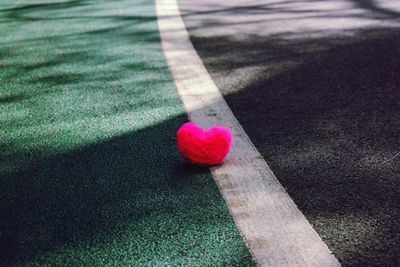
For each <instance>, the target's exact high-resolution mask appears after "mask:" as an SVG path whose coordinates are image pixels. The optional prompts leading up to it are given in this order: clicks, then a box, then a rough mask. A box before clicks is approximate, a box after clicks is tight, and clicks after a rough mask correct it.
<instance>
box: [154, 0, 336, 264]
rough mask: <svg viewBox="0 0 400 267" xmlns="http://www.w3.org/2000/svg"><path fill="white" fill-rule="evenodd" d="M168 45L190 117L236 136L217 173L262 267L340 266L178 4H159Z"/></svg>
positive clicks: (159, 1)
mask: <svg viewBox="0 0 400 267" xmlns="http://www.w3.org/2000/svg"><path fill="white" fill-rule="evenodd" d="M156 8H157V15H158V26H159V30H160V35H161V39H162V46H163V49H164V53H165V56H166V58H167V61H168V65H169V68H170V70H171V72H172V75H173V77H174V80H175V84H176V87H177V90H178V92H179V94H180V96H181V99H182V101H183V103H184V106H185V108H186V110H187V112H188V113H189V117H190V119H191V120H192V121H193V122H195V123H197V124H199V125H200V126H202V127H204V128H209V127H211V126H214V125H217V124H218V125H223V126H226V127H229V128H231V130H232V132H233V135H234V144H233V147H232V151H231V152H230V154H229V155H228V158H227V159H226V160H225V162H224V164H223V165H222V166H219V167H215V168H212V169H211V171H212V173H213V175H214V178H215V180H216V182H217V184H218V186H219V189H220V191H221V193H222V195H223V197H224V199H225V201H226V202H227V204H228V206H229V208H230V210H231V213H232V215H233V217H234V220H235V222H236V224H237V226H238V228H239V230H240V232H241V234H242V235H243V237H244V239H245V241H246V243H247V245H248V247H249V249H250V251H251V253H252V254H253V257H254V259H255V261H256V263H257V264H258V265H259V266H318V267H328V266H340V264H339V262H338V260H337V259H336V258H335V257H334V256H333V255H332V254H331V253H330V251H329V249H328V248H327V246H326V245H325V244H324V243H323V242H322V240H321V238H320V237H319V236H318V234H317V233H316V232H315V230H314V229H313V228H312V226H311V225H310V224H309V222H308V221H307V220H306V219H305V217H304V215H303V214H302V213H301V212H300V211H299V210H298V208H297V207H296V205H295V203H294V202H293V201H292V199H291V198H290V197H289V195H288V194H287V193H286V191H285V190H284V188H283V187H282V186H281V184H280V183H279V182H278V180H277V179H276V177H275V176H274V174H273V173H272V172H271V170H270V169H269V167H268V165H267V163H266V162H265V161H264V159H263V158H262V157H261V155H260V154H259V152H258V151H257V149H256V148H255V147H254V145H253V144H252V143H251V141H250V139H249V138H248V136H247V135H246V133H245V132H244V130H243V129H242V127H241V126H240V124H239V123H238V121H237V120H236V118H235V117H234V115H233V114H232V111H231V110H230V109H229V107H228V105H227V104H226V102H225V100H224V99H223V97H222V96H221V94H220V92H219V90H218V88H217V87H216V86H215V84H214V83H213V81H212V80H211V78H210V76H209V74H208V72H207V70H206V69H205V67H204V65H203V63H202V61H201V60H200V58H199V56H198V55H197V53H196V51H195V50H194V48H193V45H192V43H191V42H190V39H189V35H188V33H187V31H186V28H185V25H184V23H183V20H182V17H181V15H180V12H179V9H178V6H177V3H176V0H157V1H156Z"/></svg>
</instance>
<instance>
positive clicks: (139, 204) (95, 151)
mask: <svg viewBox="0 0 400 267" xmlns="http://www.w3.org/2000/svg"><path fill="white" fill-rule="evenodd" d="M0 81H1V83H0V159H1V160H0V183H1V188H0V189H1V191H0V265H2V266H19V265H26V266H36V265H40V266H60V265H63V266H64V265H65V266H99V265H107V266H128V265H130V266H138V265H148V266H164V265H183V266H192V265H193V266H195V265H197V266H210V265H213V266H220V265H225V266H232V265H253V264H254V262H253V260H252V258H251V256H250V254H249V251H248V250H247V248H246V246H245V244H244V242H243V240H242V239H241V237H240V234H239V232H238V230H237V228H236V226H235V224H234V222H233V220H232V218H231V216H230V214H229V211H228V208H227V207H226V205H225V203H224V201H223V199H222V198H221V196H220V193H219V191H218V189H217V187H216V185H215V183H214V181H213V179H212V177H211V175H210V173H209V171H208V169H201V168H195V167H192V166H189V165H186V163H185V162H184V161H183V160H182V158H181V156H180V155H179V153H178V152H177V149H176V140H175V133H176V131H177V129H178V128H179V127H180V125H181V124H182V123H184V122H185V121H186V120H187V117H186V115H185V114H184V112H183V108H182V104H181V103H180V101H179V98H178V96H177V93H176V91H175V88H174V85H173V82H172V80H171V77H170V73H169V71H168V68H167V67H166V63H165V59H164V57H163V54H162V50H161V46H160V40H159V34H158V31H157V21H156V16H155V11H154V3H153V1H137V0H136V1H128V0H122V1H84V0H70V1H66V0H64V1H50V0H35V1H32V0H29V1H28V0H25V1H14V0H2V1H1V3H0Z"/></svg>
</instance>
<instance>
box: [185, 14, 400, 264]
mask: <svg viewBox="0 0 400 267" xmlns="http://www.w3.org/2000/svg"><path fill="white" fill-rule="evenodd" d="M189 14H190V13H189ZM189 16H190V15H189ZM211 19H212V18H211ZM217 26H218V24H216V25H214V26H213V27H217ZM346 36H348V37H346ZM287 37H290V33H283V34H282V35H281V36H280V35H278V34H276V35H273V36H261V35H260V36H257V35H254V36H247V38H243V39H239V38H234V37H231V38H230V37H229V36H216V37H196V36H192V37H191V38H192V41H193V43H194V45H195V47H196V49H197V51H198V52H199V53H200V55H201V56H202V59H203V61H204V63H205V64H206V65H207V67H208V69H209V70H210V72H211V74H212V76H213V79H214V81H216V83H217V86H218V87H219V88H220V89H222V91H223V93H224V94H225V99H226V100H227V102H228V104H229V105H230V107H231V109H232V110H233V112H234V114H235V116H236V117H237V118H238V120H239V121H240V123H241V124H242V126H243V127H244V129H245V131H246V132H247V133H248V135H249V136H250V138H251V140H252V141H253V142H254V144H255V145H256V147H257V148H258V149H259V151H260V152H261V153H262V155H263V156H264V158H265V159H266V160H267V162H268V164H269V165H270V167H271V169H272V170H273V171H274V173H275V174H276V176H277V178H278V179H279V181H280V182H281V183H282V184H283V186H284V187H286V188H287V190H288V192H289V194H290V195H291V197H292V198H293V199H294V201H295V203H296V204H297V205H298V206H299V208H300V210H302V211H303V213H304V214H305V215H306V217H307V218H308V219H309V220H310V222H311V223H312V224H314V226H315V228H316V230H317V231H318V232H320V233H322V238H323V239H324V240H325V242H326V243H327V244H328V246H329V247H330V248H331V249H332V250H333V252H334V253H335V254H336V255H337V256H338V257H339V260H340V261H342V262H343V263H344V264H345V265H347V266H367V265H374V264H383V265H387V266H389V265H396V264H399V258H398V255H399V254H400V246H399V244H400V238H399V235H398V233H399V229H400V223H399V222H400V216H399V214H400V198H399V197H398V193H397V192H398V188H399V187H400V183H399V177H400V176H399V173H400V164H399V159H398V158H397V159H394V160H392V161H390V162H387V163H385V164H383V165H382V163H383V162H385V160H387V159H389V158H390V157H392V156H393V155H395V154H396V153H397V152H399V150H400V130H399V129H400V122H399V118H400V108H399V103H400V91H399V88H400V76H399V73H400V49H399V47H400V30H399V29H396V28H377V29H367V30H354V31H348V32H347V33H346V34H344V35H339V34H338V35H336V36H334V37H329V38H328V37H327V38H322V37H321V38H307V37H303V38H293V39H287ZM247 68H249V69H250V68H256V69H257V70H258V71H254V72H255V74H254V73H253V74H254V76H251V79H250V78H249V81H247V82H243V81H246V79H247V78H248V77H247V76H246V75H247V74H243V75H244V76H241V77H240V78H237V77H239V75H240V73H241V70H246V69H247ZM243 73H246V72H245V71H243ZM388 238H389V239H388Z"/></svg>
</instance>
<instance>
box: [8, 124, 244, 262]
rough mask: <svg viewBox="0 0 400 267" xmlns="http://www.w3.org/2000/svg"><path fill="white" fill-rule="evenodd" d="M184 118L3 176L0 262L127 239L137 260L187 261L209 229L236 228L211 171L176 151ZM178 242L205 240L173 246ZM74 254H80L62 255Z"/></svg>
mask: <svg viewBox="0 0 400 267" xmlns="http://www.w3.org/2000/svg"><path fill="white" fill-rule="evenodd" d="M185 120H186V118H185V117H184V116H180V117H176V118H173V119H170V120H168V121H165V122H163V123H160V124H158V125H156V126H154V127H149V128H146V129H143V130H140V131H136V132H133V133H129V134H125V135H122V136H119V137H115V138H112V139H111V140H108V141H105V142H101V143H98V144H93V145H89V146H86V147H81V148H79V149H77V150H74V151H71V152H68V153H65V154H62V155H58V156H52V157H43V158H40V157H36V161H35V162H33V163H31V164H30V165H31V166H30V167H27V168H26V169H24V170H22V171H19V172H16V173H11V174H9V175H6V176H2V177H0V179H1V181H2V188H3V189H4V190H3V191H2V192H1V199H2V201H1V208H0V211H1V217H0V218H1V219H0V229H1V230H0V233H1V235H0V237H1V238H0V261H1V262H2V263H3V264H6V265H8V264H9V265H13V264H15V263H23V262H30V261H32V260H34V261H35V262H36V263H40V262H41V261H40V259H41V256H43V255H46V252H51V251H53V250H56V249H60V248H61V249H63V248H64V249H65V248H73V247H74V246H78V244H79V245H80V246H85V244H95V243H96V242H98V243H97V244H107V243H110V244H112V243H114V242H121V244H123V243H124V238H125V237H128V238H131V239H132V240H135V241H136V242H137V243H136V244H135V245H137V246H139V247H141V249H140V250H133V251H132V252H131V253H132V255H131V258H132V259H136V260H138V262H139V259H140V257H142V256H143V255H141V254H143V253H148V254H149V255H151V257H153V260H154V259H155V258H157V257H159V258H158V259H159V260H163V258H162V257H163V252H162V251H164V250H165V251H169V252H168V254H169V255H170V254H171V253H172V254H174V253H175V254H176V257H182V258H184V257H186V256H188V255H191V254H193V253H196V251H197V250H198V251H199V253H200V251H203V249H204V248H203V247H202V245H201V244H202V242H203V241H204V240H205V238H206V237H205V236H203V235H204V233H205V232H209V233H213V232H214V231H216V232H214V233H215V234H217V232H218V230H217V229H221V227H227V229H228V228H229V227H230V226H229V225H227V221H226V218H225V217H224V216H221V215H222V214H225V216H228V214H227V210H225V209H226V207H225V206H224V203H223V201H216V200H218V199H220V197H219V191H218V189H217V187H216V185H215V184H213V183H214V182H213V180H212V179H211V177H210V174H209V170H208V169H207V168H196V167H193V166H189V165H187V163H185V162H184V160H183V159H182V158H181V156H180V155H179V153H178V151H177V149H176V141H175V132H176V130H177V128H176V127H177V125H180V123H181V122H183V121H185ZM210 201H211V202H210ZM216 210H219V211H218V212H216ZM216 214H218V215H217V216H216ZM229 223H230V224H232V222H228V224H229ZM232 225H233V224H232ZM188 233H190V234H188ZM165 234H168V236H164V235H165ZM230 235H231V234H230ZM175 239H178V240H180V241H179V242H180V243H181V244H185V241H184V240H190V242H189V243H190V244H193V242H194V243H196V242H197V241H196V240H200V239H202V240H203V241H202V242H200V243H201V244H200V243H198V244H197V245H196V246H194V247H187V246H185V245H182V246H181V247H179V246H178V247H174V248H172V247H171V246H168V242H170V241H171V240H175ZM168 240H169V241H168ZM160 242H161V243H160ZM162 242H165V245H163V244H162ZM225 245H227V247H225V249H227V250H229V249H230V248H229V242H227V243H226V244H225ZM130 246H132V244H130ZM121 249H127V248H122V247H121ZM174 249H175V250H176V251H174ZM221 249H223V248H221ZM140 251H141V252H140ZM135 253H136V254H135ZM243 253H244V254H246V253H245V251H243ZM89 255H90V253H89ZM157 255H158V256H157ZM68 256H70V257H73V254H71V255H68V252H66V254H65V255H64V256H63V257H68ZM164 260H165V259H164ZM42 263H43V262H42Z"/></svg>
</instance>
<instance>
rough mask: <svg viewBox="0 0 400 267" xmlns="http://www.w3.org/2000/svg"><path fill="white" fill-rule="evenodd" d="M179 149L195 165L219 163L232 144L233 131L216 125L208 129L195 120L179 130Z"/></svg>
mask: <svg viewBox="0 0 400 267" xmlns="http://www.w3.org/2000/svg"><path fill="white" fill-rule="evenodd" d="M176 136H177V139H178V149H179V151H180V152H181V153H182V155H183V156H184V157H185V158H186V159H188V160H189V161H190V162H191V163H193V164H195V165H207V166H213V165H219V164H221V163H222V161H223V160H224V158H225V156H226V155H227V154H228V152H229V150H230V149H231V145H232V133H231V131H230V130H229V129H228V128H225V127H222V126H215V127H212V128H210V129H209V130H208V131H205V130H203V129H202V128H200V127H199V126H197V125H196V124H195V123H193V122H188V123H185V124H184V125H182V127H181V128H180V129H179V130H178V132H177V134H176Z"/></svg>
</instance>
